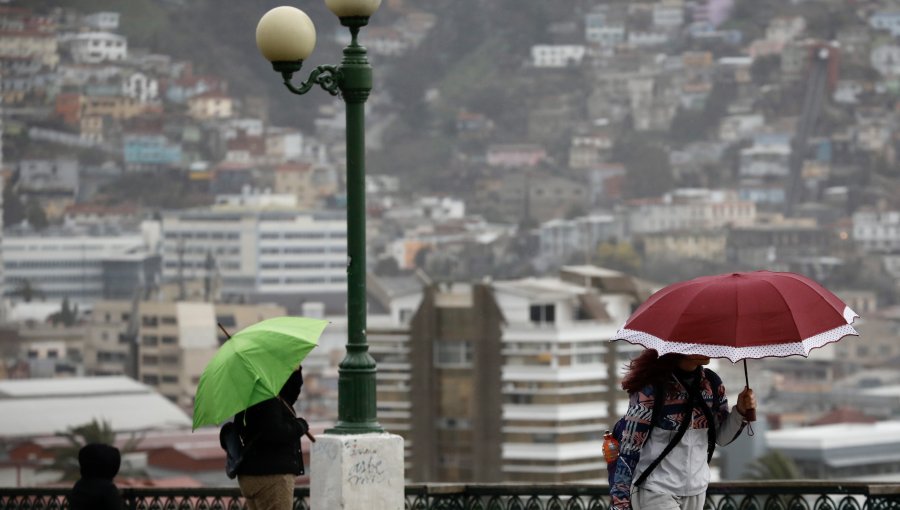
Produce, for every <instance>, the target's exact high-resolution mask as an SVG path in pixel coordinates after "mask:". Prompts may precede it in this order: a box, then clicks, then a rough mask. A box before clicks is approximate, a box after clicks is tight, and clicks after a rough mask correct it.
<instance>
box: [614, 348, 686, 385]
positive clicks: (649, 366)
mask: <svg viewBox="0 0 900 510" xmlns="http://www.w3.org/2000/svg"><path fill="white" fill-rule="evenodd" d="M682 358H684V355H683V354H676V353H673V352H670V353H668V354H663V355H662V356H660V355H659V353H657V352H656V350H655V349H645V350H644V351H642V352H641V353H640V354H638V355H637V357H635V358H634V359H632V360H631V361H630V362H629V363H628V372H627V373H626V374H625V377H623V378H622V389H623V390H625V391H627V392H628V393H634V392H636V391H640V390H642V389H644V388H646V387H647V386H649V385H651V384H661V383H664V382H665V381H667V380H668V379H669V376H670V374H672V372H673V371H674V370H675V368H676V367H677V366H678V362H679V361H681V360H682Z"/></svg>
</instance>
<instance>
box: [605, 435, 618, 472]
mask: <svg viewBox="0 0 900 510" xmlns="http://www.w3.org/2000/svg"><path fill="white" fill-rule="evenodd" d="M603 458H604V459H606V463H607V464H608V463H610V462H615V461H616V460H617V459H618V458H619V442H618V441H617V440H616V438H614V437H613V435H612V432H610V431H608V430H607V431H606V432H605V433H604V434H603Z"/></svg>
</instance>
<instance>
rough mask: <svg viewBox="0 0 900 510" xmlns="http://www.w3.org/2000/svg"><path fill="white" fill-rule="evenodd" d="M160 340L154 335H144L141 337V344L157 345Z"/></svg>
mask: <svg viewBox="0 0 900 510" xmlns="http://www.w3.org/2000/svg"><path fill="white" fill-rule="evenodd" d="M158 343H159V340H158V339H157V338H156V336H154V335H144V336H143V337H141V344H142V345H145V346H147V347H156V345H157V344H158Z"/></svg>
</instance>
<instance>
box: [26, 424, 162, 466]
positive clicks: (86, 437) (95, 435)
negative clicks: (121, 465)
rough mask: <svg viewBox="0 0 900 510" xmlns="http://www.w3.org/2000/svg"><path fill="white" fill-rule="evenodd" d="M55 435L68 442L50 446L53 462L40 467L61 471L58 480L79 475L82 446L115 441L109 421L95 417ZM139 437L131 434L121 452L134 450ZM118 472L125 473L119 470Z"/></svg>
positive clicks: (113, 442) (114, 434)
mask: <svg viewBox="0 0 900 510" xmlns="http://www.w3.org/2000/svg"><path fill="white" fill-rule="evenodd" d="M56 435H57V436H60V437H64V438H66V439H67V440H68V444H66V445H64V446H58V447H55V448H52V451H53V456H54V459H53V463H51V464H50V465H48V466H46V467H44V468H42V470H44V471H60V472H62V478H61V479H60V481H74V480H77V479H78V478H79V477H80V476H81V469H80V467H79V465H78V452H79V451H80V450H81V448H82V447H84V446H85V445H87V444H90V443H103V444H108V445H113V444H115V442H116V433H115V431H113V429H112V427H111V426H110V424H109V422H107V421H106V420H104V421H102V422H99V421H97V419H96V418H95V419H93V420H91V422H90V423H85V424H84V425H79V426H76V427H69V428H68V429H67V430H66V431H65V432H58V433H57V434H56ZM141 439H143V437H136V436H135V435H134V434H132V436H131V437H130V438H129V439H128V441H126V442H125V445H124V446H123V447H122V448H121V451H122V453H128V452H132V451H134V450H135V449H136V447H137V445H138V443H140V441H141ZM120 474H125V473H121V472H120ZM128 474H131V475H144V474H145V473H143V472H136V473H128Z"/></svg>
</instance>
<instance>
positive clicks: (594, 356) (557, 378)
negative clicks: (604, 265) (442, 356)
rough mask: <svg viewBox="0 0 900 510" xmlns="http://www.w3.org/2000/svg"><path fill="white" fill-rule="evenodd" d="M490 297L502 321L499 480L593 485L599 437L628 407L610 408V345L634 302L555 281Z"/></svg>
mask: <svg viewBox="0 0 900 510" xmlns="http://www.w3.org/2000/svg"><path fill="white" fill-rule="evenodd" d="M575 272H576V273H577V272H578V271H575ZM583 277H584V278H585V281H586V282H587V281H590V279H591V277H592V275H591V273H590V272H584V274H583ZM494 292H495V296H496V299H497V303H498V304H499V306H500V309H501V310H502V313H503V317H504V319H505V321H506V326H505V328H504V330H503V339H502V354H503V369H502V401H503V420H502V437H503V445H502V463H503V474H504V477H505V478H506V479H516V480H535V481H537V480H540V479H542V478H544V477H548V478H549V477H554V476H555V477H561V479H564V480H566V481H576V480H578V481H595V482H596V481H599V480H600V479H602V478H603V477H604V476H605V473H606V471H605V469H604V468H605V466H604V461H603V454H602V451H601V445H602V443H603V440H602V436H603V431H604V430H606V429H607V428H611V427H612V424H613V422H614V421H615V420H616V419H617V418H618V416H619V415H620V414H621V413H622V412H624V409H625V406H626V405H627V402H626V401H624V400H621V401H616V403H615V404H616V405H615V407H614V408H612V409H611V408H610V400H609V399H610V396H609V395H610V392H609V390H610V377H611V374H610V373H609V371H608V368H609V363H610V360H609V359H608V355H609V348H610V346H611V345H612V344H611V342H610V339H611V338H613V336H614V334H615V332H616V328H617V327H618V326H619V325H620V324H622V323H623V322H624V321H625V319H626V318H627V316H628V313H629V312H630V310H631V308H630V307H631V302H632V301H631V300H632V299H633V298H632V297H631V296H628V295H625V294H604V293H594V292H593V291H591V290H590V289H588V288H586V287H585V286H584V285H581V284H576V283H571V282H569V281H563V280H560V279H558V278H526V279H523V280H517V281H510V282H497V283H496V284H494ZM598 312H599V315H603V316H604V317H598V316H597V315H598ZM612 377H613V381H614V380H615V376H614V375H613V376H612ZM621 393H622V394H623V395H624V392H621ZM544 479H547V478H544Z"/></svg>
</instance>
